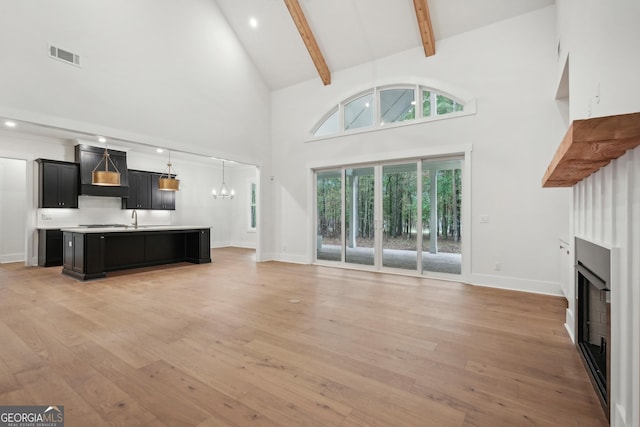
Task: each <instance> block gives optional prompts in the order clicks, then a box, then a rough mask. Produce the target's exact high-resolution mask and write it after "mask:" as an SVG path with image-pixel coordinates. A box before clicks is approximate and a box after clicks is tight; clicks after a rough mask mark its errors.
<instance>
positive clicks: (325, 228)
mask: <svg viewBox="0 0 640 427" xmlns="http://www.w3.org/2000/svg"><path fill="white" fill-rule="evenodd" d="M315 241H316V259H318V260H325V261H341V260H342V170H330V171H322V172H316V236H315Z"/></svg>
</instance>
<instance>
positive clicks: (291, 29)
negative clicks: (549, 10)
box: [215, 0, 555, 89]
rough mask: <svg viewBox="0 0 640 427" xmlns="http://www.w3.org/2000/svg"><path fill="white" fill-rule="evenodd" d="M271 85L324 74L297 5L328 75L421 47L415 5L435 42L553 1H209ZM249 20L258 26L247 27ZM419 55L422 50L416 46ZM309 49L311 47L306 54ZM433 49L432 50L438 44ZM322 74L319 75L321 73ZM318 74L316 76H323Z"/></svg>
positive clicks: (274, 86)
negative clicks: (425, 12)
mask: <svg viewBox="0 0 640 427" xmlns="http://www.w3.org/2000/svg"><path fill="white" fill-rule="evenodd" d="M215 1H216V2H217V3H218V5H219V7H220V9H221V11H222V13H223V14H224V15H225V17H226V19H227V21H228V22H229V24H230V25H231V27H232V28H233V30H234V31H235V33H236V34H237V36H238V38H239V39H240V41H241V42H242V43H243V45H244V47H245V49H246V50H247V52H248V53H249V55H250V56H251V58H252V59H253V61H254V62H255V64H256V66H257V68H258V69H259V70H260V72H261V73H262V75H263V77H264V79H265V81H266V82H267V84H268V85H269V87H270V88H271V89H280V88H283V87H287V86H291V85H294V84H296V83H300V82H302V81H305V80H309V79H314V78H315V79H318V82H319V84H322V81H324V82H325V83H328V82H327V79H326V77H325V76H323V75H322V73H321V72H320V71H321V70H320V69H319V68H316V66H315V65H314V58H313V56H312V55H310V51H309V50H307V47H306V46H305V43H304V42H303V38H302V37H301V34H300V32H299V31H298V28H297V27H296V19H295V14H294V13H293V12H291V13H290V8H291V3H297V4H299V6H300V11H301V12H302V14H303V17H304V19H305V20H306V22H307V23H308V26H309V28H310V29H311V31H312V33H313V36H314V38H315V41H316V42H317V46H318V50H319V52H320V53H321V54H322V56H323V59H324V61H325V62H326V66H327V71H328V72H329V73H332V72H335V71H338V70H342V69H345V68H349V67H352V66H354V65H358V64H362V63H365V62H369V61H373V60H376V59H379V58H383V57H385V56H389V55H392V54H395V53H398V52H402V51H405V50H408V49H412V48H416V47H420V46H423V39H422V37H421V32H420V28H419V26H418V18H417V16H416V15H417V13H416V10H417V9H418V8H417V7H414V3H416V4H419V3H420V2H423V3H427V1H428V8H429V12H430V20H431V25H432V28H433V33H434V36H435V40H436V43H437V42H438V40H442V39H443V38H447V37H451V36H454V35H456V34H460V33H464V32H467V31H471V30H474V29H477V28H480V27H483V26H486V25H489V24H492V23H494V22H498V21H501V20H504V19H508V18H511V17H514V16H517V15H520V14H523V13H527V12H531V11H533V10H536V9H539V8H542V7H545V6H549V5H551V4H554V2H555V0H483V1H478V0H420V1H418V0H416V1H415V2H414V0H297V1H291V0H241V1H239V0H215ZM252 18H253V19H255V20H256V22H257V26H256V27H255V28H254V27H253V26H251V25H250V19H252ZM420 52H421V54H422V55H424V51H420ZM312 53H313V52H312ZM436 54H437V49H436ZM319 72H320V74H319ZM321 76H322V78H321Z"/></svg>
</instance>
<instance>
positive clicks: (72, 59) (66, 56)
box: [49, 45, 80, 67]
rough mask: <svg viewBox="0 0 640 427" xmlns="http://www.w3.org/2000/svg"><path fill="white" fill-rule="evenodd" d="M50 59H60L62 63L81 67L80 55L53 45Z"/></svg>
mask: <svg viewBox="0 0 640 427" xmlns="http://www.w3.org/2000/svg"><path fill="white" fill-rule="evenodd" d="M49 57H51V58H53V59H59V60H60V61H64V62H66V63H68V64H73V65H77V66H78V67H79V66H80V55H76V54H75V53H73V52H69V51H68V50H64V49H60V48H59V47H55V46H53V45H49Z"/></svg>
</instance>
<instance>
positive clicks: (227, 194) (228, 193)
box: [211, 160, 236, 199]
mask: <svg viewBox="0 0 640 427" xmlns="http://www.w3.org/2000/svg"><path fill="white" fill-rule="evenodd" d="M211 194H213V198H214V199H217V198H218V197H220V198H222V199H233V196H235V195H236V192H235V191H234V190H233V189H231V190H229V187H227V183H226V182H225V181H224V160H223V161H222V187H220V191H219V192H217V191H216V189H215V188H214V189H213V190H212V191H211Z"/></svg>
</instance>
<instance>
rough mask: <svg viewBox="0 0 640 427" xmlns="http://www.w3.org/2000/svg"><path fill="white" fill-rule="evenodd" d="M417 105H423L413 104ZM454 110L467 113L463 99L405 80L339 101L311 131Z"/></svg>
mask: <svg viewBox="0 0 640 427" xmlns="http://www.w3.org/2000/svg"><path fill="white" fill-rule="evenodd" d="M418 105H422V108H416V106H418ZM453 113H458V115H462V114H464V113H466V105H465V103H464V102H463V101H461V100H460V99H458V98H456V97H453V96H451V95H445V94H443V93H442V92H440V91H438V90H435V89H433V88H429V87H426V86H420V85H407V84H404V85H403V84H399V85H389V86H381V87H375V88H372V89H369V90H366V91H364V92H360V93H358V94H355V95H354V96H351V97H349V98H347V99H345V100H343V101H342V102H340V103H339V104H338V105H337V106H335V107H333V108H332V109H331V110H329V112H327V114H325V116H324V118H323V119H322V120H321V121H320V122H319V123H318V124H317V125H316V126H315V127H314V128H313V130H312V132H311V133H312V134H313V136H314V137H327V136H331V135H339V134H342V133H349V132H354V131H355V132H357V131H358V130H367V129H370V128H377V127H382V126H388V125H390V124H395V125H402V124H410V123H412V122H413V123H415V121H416V120H422V121H427V120H437V119H438V118H439V117H442V116H445V115H447V114H453Z"/></svg>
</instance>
